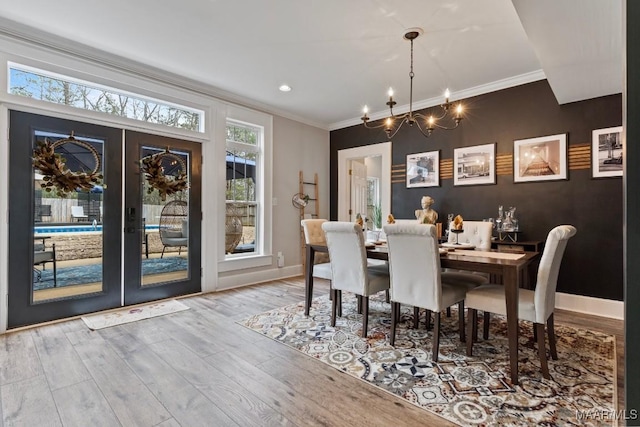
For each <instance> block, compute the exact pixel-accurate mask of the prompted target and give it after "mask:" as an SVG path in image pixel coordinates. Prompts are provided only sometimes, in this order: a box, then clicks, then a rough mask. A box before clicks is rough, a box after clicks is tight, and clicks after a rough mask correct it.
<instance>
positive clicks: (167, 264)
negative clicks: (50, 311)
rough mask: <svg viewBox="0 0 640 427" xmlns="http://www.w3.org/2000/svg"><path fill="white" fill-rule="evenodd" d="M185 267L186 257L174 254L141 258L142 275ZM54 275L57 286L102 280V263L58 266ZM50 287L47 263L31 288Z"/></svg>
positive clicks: (51, 275)
mask: <svg viewBox="0 0 640 427" xmlns="http://www.w3.org/2000/svg"><path fill="white" fill-rule="evenodd" d="M187 267H188V261H187V259H186V258H182V257H176V256H172V257H167V258H151V259H143V260H142V274H143V275H144V276H147V275H152V274H163V273H171V272H172V271H180V270H186V269H187ZM56 277H57V282H58V283H57V286H58V287H59V288H61V287H63V286H72V285H83V284H86V283H96V282H102V264H89V265H79V266H76V267H63V268H58V269H57V274H56ZM50 288H53V268H52V267H51V265H47V269H46V270H44V271H42V277H41V279H40V280H39V281H37V280H36V278H35V277H34V281H33V290H34V291H39V290H41V289H50Z"/></svg>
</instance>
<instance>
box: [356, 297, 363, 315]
mask: <svg viewBox="0 0 640 427" xmlns="http://www.w3.org/2000/svg"><path fill="white" fill-rule="evenodd" d="M356 299H357V300H358V304H357V309H358V314H362V295H356Z"/></svg>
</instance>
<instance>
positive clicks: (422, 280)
mask: <svg viewBox="0 0 640 427" xmlns="http://www.w3.org/2000/svg"><path fill="white" fill-rule="evenodd" d="M384 231H385V233H386V235H387V244H388V246H389V273H390V276H391V337H390V343H391V345H394V344H395V333H396V324H397V321H398V317H399V308H400V304H406V305H410V306H414V307H421V308H424V309H426V310H427V316H429V315H430V312H431V311H433V312H434V313H435V316H434V330H433V347H432V360H433V361H437V360H438V350H439V345H440V312H441V311H442V310H444V309H446V308H447V307H449V306H451V305H453V304H456V303H458V306H459V316H460V318H459V329H460V331H459V332H460V340H461V341H464V338H465V337H464V298H465V295H466V293H467V289H468V288H467V286H464V285H459V284H455V283H452V284H449V283H447V282H446V281H445V280H444V279H443V277H442V272H441V268H440V253H439V251H438V239H437V235H436V227H435V226H433V225H420V224H407V225H402V224H399V225H396V224H390V225H385V226H384ZM414 324H415V322H414Z"/></svg>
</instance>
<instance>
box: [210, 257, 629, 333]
mask: <svg viewBox="0 0 640 427" xmlns="http://www.w3.org/2000/svg"><path fill="white" fill-rule="evenodd" d="M302 274H303V270H302V265H293V266H288V267H284V268H272V269H269V270H261V271H255V272H251V273H239V274H234V275H229V276H225V277H220V278H219V279H218V286H217V287H216V291H222V290H225V289H233V288H240V287H242V286H248V285H255V284H257V283H261V282H268V281H270V280H277V279H285V278H287V277H296V276H301V275H302ZM556 308H559V309H561V310H568V311H576V312H578V313H585V314H590V315H593V316H602V317H609V318H612V319H619V320H622V319H624V302H623V301H615V300H609V299H603V298H594V297H587V296H582V295H573V294H565V293H562V292H557V293H556Z"/></svg>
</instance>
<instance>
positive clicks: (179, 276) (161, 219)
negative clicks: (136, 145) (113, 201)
mask: <svg viewBox="0 0 640 427" xmlns="http://www.w3.org/2000/svg"><path fill="white" fill-rule="evenodd" d="M140 158H141V159H142V161H141V165H142V173H141V174H140V177H141V182H140V185H141V193H142V218H141V224H140V237H141V254H142V263H141V264H142V271H141V274H142V286H143V287H144V286H151V285H158V284H162V283H167V282H172V281H176V280H184V279H188V278H189V182H190V174H189V170H190V168H189V162H190V158H189V153H185V152H180V151H176V150H168V149H167V150H162V149H158V148H156V147H146V146H143V147H142V149H141V152H140Z"/></svg>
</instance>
